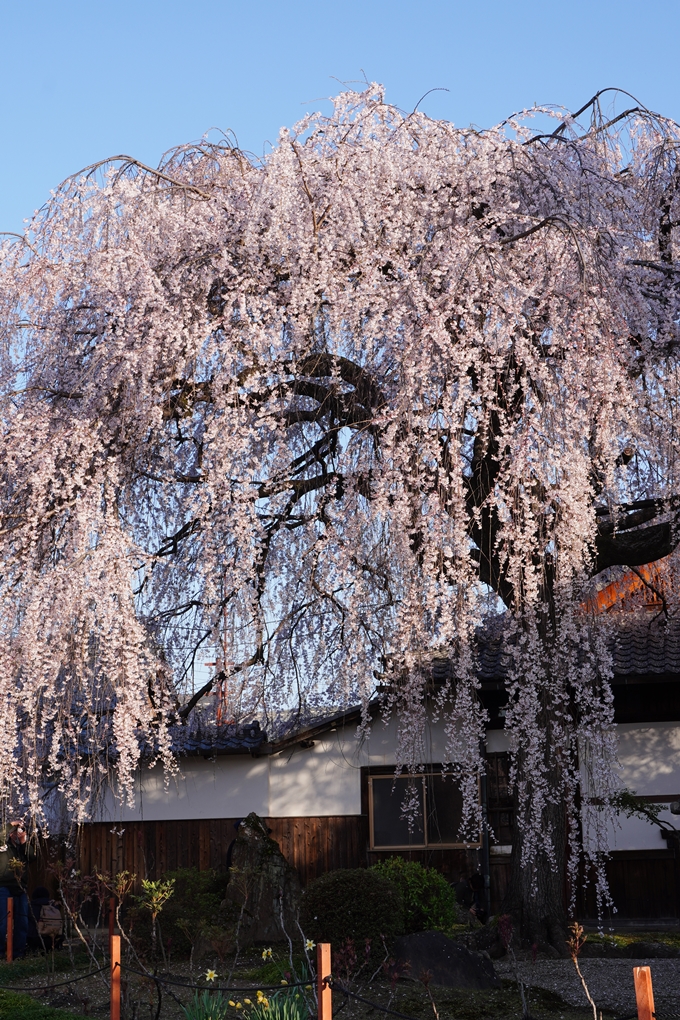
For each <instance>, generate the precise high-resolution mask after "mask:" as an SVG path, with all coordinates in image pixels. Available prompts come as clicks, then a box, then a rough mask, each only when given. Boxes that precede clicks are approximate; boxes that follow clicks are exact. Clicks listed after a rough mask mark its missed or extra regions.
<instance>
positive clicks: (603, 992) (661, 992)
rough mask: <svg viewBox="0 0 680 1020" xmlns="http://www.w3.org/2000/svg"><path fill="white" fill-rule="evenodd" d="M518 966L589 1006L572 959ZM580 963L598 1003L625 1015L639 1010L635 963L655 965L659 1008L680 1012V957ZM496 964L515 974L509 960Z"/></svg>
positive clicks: (504, 973)
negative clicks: (636, 999) (634, 982)
mask: <svg viewBox="0 0 680 1020" xmlns="http://www.w3.org/2000/svg"><path fill="white" fill-rule="evenodd" d="M517 966H518V970H519V974H520V977H521V978H522V980H523V981H524V982H525V983H526V984H529V985H534V986H537V987H539V988H545V989H547V990H548V991H551V992H556V993H557V994H558V995H560V996H561V997H562V998H563V999H565V1000H566V1002H569V1003H571V1004H572V1005H573V1006H586V1007H587V1006H588V1000H587V999H586V995H585V992H584V991H583V988H582V986H581V982H580V981H579V978H578V975H577V973H576V971H575V969H574V965H573V963H572V962H571V960H537V961H536V963H531V962H530V961H529V962H526V961H521V962H519V963H518V965H517ZM579 966H580V968H581V973H582V974H583V976H584V978H585V979H586V982H587V984H588V988H589V989H590V994H591V995H592V997H593V999H594V1000H595V1003H596V1005H597V1006H598V1007H599V1008H601V1009H611V1010H614V1011H615V1012H616V1014H617V1015H618V1016H622V1017H623V1016H628V1015H630V1014H631V1013H634V1012H635V988H634V986H633V967H641V966H649V967H651V969H652V985H653V988H654V1006H655V1009H656V1012H657V1013H658V1014H668V1013H671V1014H673V1013H674V1014H676V1015H678V1016H680V960H597V959H594V960H593V959H590V960H580V961H579ZM495 967H496V972H497V973H498V974H499V975H500V977H501V978H514V976H515V975H514V971H513V968H512V964H511V963H510V962H509V961H507V960H501V961H498V962H497V963H496V964H495ZM661 1020H663V1017H661Z"/></svg>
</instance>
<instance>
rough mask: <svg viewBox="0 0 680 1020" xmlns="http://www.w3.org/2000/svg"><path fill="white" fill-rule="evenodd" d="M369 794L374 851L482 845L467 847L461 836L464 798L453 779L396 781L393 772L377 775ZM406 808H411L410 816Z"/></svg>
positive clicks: (430, 775)
mask: <svg viewBox="0 0 680 1020" xmlns="http://www.w3.org/2000/svg"><path fill="white" fill-rule="evenodd" d="M368 790H369V817H370V835H371V848H372V849H374V850H390V849H394V850H409V849H417V848H420V847H426V846H431V847H433V848H435V847H456V846H479V845H480V842H481V841H480V840H479V839H477V840H475V841H474V842H473V843H467V844H465V843H463V842H462V841H461V838H460V836H459V834H458V829H459V827H460V822H461V818H462V813H463V797H462V794H461V792H460V789H459V788H458V786H457V785H456V783H455V782H454V781H453V779H452V778H451V776H443V775H442V774H441V772H434V771H433V772H426V773H424V774H421V775H415V776H398V777H397V778H396V779H395V777H394V773H393V772H391V773H385V774H384V775H380V776H378V775H373V776H369V779H368ZM405 804H408V805H409V807H410V811H409V812H408V815H407V813H406V812H405V810H404V805H405ZM409 817H410V820H411V825H410V827H409Z"/></svg>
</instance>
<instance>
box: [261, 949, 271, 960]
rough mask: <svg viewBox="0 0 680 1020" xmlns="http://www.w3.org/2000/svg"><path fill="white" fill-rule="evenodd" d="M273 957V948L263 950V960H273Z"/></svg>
mask: <svg viewBox="0 0 680 1020" xmlns="http://www.w3.org/2000/svg"><path fill="white" fill-rule="evenodd" d="M271 958H272V951H271V949H263V950H262V959H263V960H271Z"/></svg>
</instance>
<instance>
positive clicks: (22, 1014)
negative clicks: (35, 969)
mask: <svg viewBox="0 0 680 1020" xmlns="http://www.w3.org/2000/svg"><path fill="white" fill-rule="evenodd" d="M17 962H19V961H17ZM0 1020H83V1017H82V1015H81V1014H79V1013H70V1012H69V1011H68V1010H66V1009H55V1008H54V1007H53V1006H44V1005H43V1004H42V1003H40V1002H36V1001H35V999H32V998H31V996H30V995H22V994H19V993H18V992H5V991H2V990H1V989H0Z"/></svg>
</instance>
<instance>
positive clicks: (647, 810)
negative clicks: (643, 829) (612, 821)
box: [609, 787, 673, 830]
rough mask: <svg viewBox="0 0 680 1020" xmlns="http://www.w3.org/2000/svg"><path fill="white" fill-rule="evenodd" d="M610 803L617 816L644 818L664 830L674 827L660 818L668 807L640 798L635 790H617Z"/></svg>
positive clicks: (625, 788)
mask: <svg viewBox="0 0 680 1020" xmlns="http://www.w3.org/2000/svg"><path fill="white" fill-rule="evenodd" d="M609 803H610V804H611V806H612V807H613V808H614V810H615V811H616V812H617V814H622V815H625V816H626V818H642V819H644V821H646V822H653V824H654V825H658V826H659V828H660V829H662V830H672V829H673V826H672V825H669V824H668V822H667V821H666V820H665V819H662V818H660V817H659V815H660V814H661V812H662V811H667V810H668V805H667V804H654V803H652V802H651V801H648V800H645V799H644V798H643V797H638V796H637V794H636V793H635V790H629V789H628V788H627V787H624V788H623V789H621V790H617V791H616V792H615V793H613V794H612V795H611V797H610V799H609Z"/></svg>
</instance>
